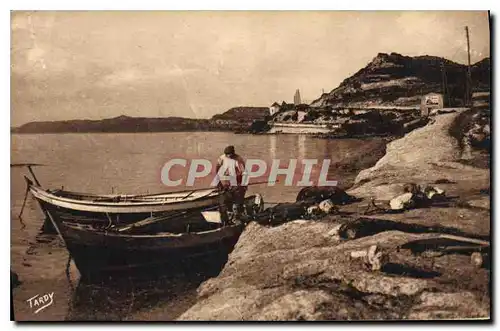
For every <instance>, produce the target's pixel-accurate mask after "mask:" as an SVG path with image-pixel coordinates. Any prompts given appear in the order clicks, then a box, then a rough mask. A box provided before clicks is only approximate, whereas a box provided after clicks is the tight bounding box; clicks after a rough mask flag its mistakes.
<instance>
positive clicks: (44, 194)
mask: <svg viewBox="0 0 500 331" xmlns="http://www.w3.org/2000/svg"><path fill="white" fill-rule="evenodd" d="M30 189H31V190H32V193H33V195H35V197H37V198H40V199H41V200H43V201H45V202H47V203H53V202H52V200H54V201H61V202H65V203H71V204H75V205H84V206H95V207H141V206H162V205H175V204H182V203H186V202H194V201H197V200H202V199H203V198H207V199H208V198H213V197H217V196H218V195H220V193H218V192H216V191H215V189H207V190H202V191H201V192H203V191H206V192H208V194H206V195H202V196H193V198H186V199H178V201H169V200H167V199H165V200H164V201H161V200H160V201H140V202H130V201H123V202H103V201H87V200H79V199H71V198H67V197H60V196H58V195H55V194H54V193H51V192H49V191H48V190H45V189H42V188H40V187H36V186H31V187H30ZM49 199H50V200H51V201H48V200H49Z"/></svg>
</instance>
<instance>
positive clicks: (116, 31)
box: [11, 11, 490, 126]
mask: <svg viewBox="0 0 500 331" xmlns="http://www.w3.org/2000/svg"><path fill="white" fill-rule="evenodd" d="M488 24H489V23H488V16H487V12H348V11H347V12H328V11H325V12H300V11H298V12H297V11H296V12H147V11H143V12H112V11H109V12H106V11H102V12H97V11H95V12H14V13H13V14H12V26H11V27H12V47H11V69H12V78H11V98H12V99H11V115H12V116H11V124H12V125H13V126H17V125H20V124H23V123H25V122H29V121H34V120H37V121H39V120H62V119H75V118H89V119H98V118H109V117H115V116H119V115H121V114H126V115H129V116H184V117H197V118H204V117H210V116H212V115H213V114H216V113H220V112H223V111H225V110H227V109H229V108H230V107H233V106H240V105H245V106H269V105H270V104H271V103H273V102H274V101H279V102H281V100H285V101H289V102H291V101H293V95H294V93H295V90H296V89H297V88H298V89H300V92H301V95H302V98H303V99H305V100H306V101H312V100H313V99H315V98H317V97H319V96H320V94H321V91H322V89H324V90H325V91H330V90H332V89H333V88H335V87H337V86H338V84H339V83H340V82H341V81H342V80H343V79H345V78H346V77H348V76H349V75H352V74H353V73H355V72H356V71H358V70H359V69H360V68H361V67H363V66H365V65H366V64H367V63H368V62H370V61H371V59H372V58H373V57H375V56H376V55H377V53H379V52H385V53H390V52H397V53H401V54H403V55H412V56H415V55H425V54H428V55H436V56H442V57H446V58H448V59H450V60H453V61H456V62H460V63H465V62H466V60H467V53H466V46H465V45H466V42H465V33H464V26H465V25H468V26H469V29H470V34H471V49H472V62H473V63H474V62H477V61H479V60H481V59H483V58H484V57H487V56H489V55H490V48H489V42H490V40H489V27H488Z"/></svg>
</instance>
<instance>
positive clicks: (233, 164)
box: [216, 146, 247, 223]
mask: <svg viewBox="0 0 500 331" xmlns="http://www.w3.org/2000/svg"><path fill="white" fill-rule="evenodd" d="M221 168H223V169H224V173H223V175H224V176H229V177H231V176H235V177H236V178H232V181H231V180H227V179H224V180H220V181H219V183H218V184H217V187H218V188H219V190H220V191H221V192H223V194H221V200H220V212H221V216H222V221H223V222H224V223H227V222H228V216H227V212H228V210H232V209H233V205H236V209H235V210H234V211H235V216H239V215H241V213H242V212H243V204H244V201H245V194H246V191H247V186H245V185H243V175H244V172H245V161H244V160H243V158H242V157H241V156H240V155H238V154H236V151H235V149H234V146H227V147H226V148H224V154H222V155H221V156H219V159H218V160H217V166H216V171H217V173H219V170H220V169H221Z"/></svg>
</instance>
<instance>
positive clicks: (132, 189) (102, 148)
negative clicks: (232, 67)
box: [11, 132, 369, 320]
mask: <svg viewBox="0 0 500 331" xmlns="http://www.w3.org/2000/svg"><path fill="white" fill-rule="evenodd" d="M368 143H369V140H356V139H348V140H324V139H317V138H312V137H307V136H301V135H257V136H256V135H237V134H232V133H225V132H210V133H207V132H182V133H140V134H44V135H12V154H11V163H28V162H29V163H41V164H44V165H45V166H42V167H36V168H35V173H36V175H37V177H38V179H39V181H40V183H41V184H42V186H44V187H48V188H61V187H64V189H66V190H72V191H79V192H91V193H101V194H108V193H112V192H114V193H148V192H149V193H153V192H164V191H168V190H170V189H171V188H168V187H165V186H164V185H163V184H162V182H161V179H160V178H161V177H160V173H161V168H162V166H163V164H164V163H165V162H166V161H167V160H169V159H171V158H176V157H184V158H188V159H191V158H206V159H209V160H215V159H216V158H217V157H218V156H219V155H220V154H221V153H222V151H223V149H224V147H225V146H226V145H228V144H232V145H234V146H235V147H236V150H237V153H239V154H241V155H242V156H243V157H245V158H256V159H263V160H267V161H270V160H272V159H282V160H288V159H290V158H297V159H299V160H301V159H305V158H315V159H331V160H332V162H336V161H340V160H343V159H346V158H352V157H355V156H356V153H361V151H363V150H364V149H363V148H359V147H360V146H363V145H365V144H368ZM357 151H359V152H357ZM11 170H12V171H11V229H12V230H11V256H12V270H14V271H15V272H17V273H18V274H19V277H20V279H21V281H22V282H23V283H22V285H21V286H20V287H18V288H16V289H15V290H14V306H15V314H16V319H17V320H64V319H70V320H86V319H90V320H102V319H115V320H117V319H121V320H123V319H127V320H168V319H173V318H175V317H177V316H178V315H179V314H181V313H182V312H183V311H185V310H186V309H187V308H189V307H190V305H192V304H193V303H194V301H195V297H196V287H197V286H198V285H199V284H200V282H202V281H203V280H204V279H206V278H207V277H208V276H210V275H204V274H197V275H195V276H192V277H191V276H190V277H186V276H179V277H177V278H173V279H172V278H169V279H165V280H163V279H155V280H151V281H147V282H144V283H137V282H135V283H132V282H130V283H127V282H124V281H120V282H119V281H117V282H116V283H114V284H112V286H111V285H110V284H98V285H95V284H94V285H87V284H83V283H79V281H78V271H77V270H76V268H75V267H74V265H73V264H71V265H70V269H69V270H70V275H69V277H67V276H66V273H65V269H66V263H67V260H68V255H67V253H66V250H65V249H64V247H63V246H62V245H61V243H60V242H58V240H57V239H56V240H54V238H52V237H50V236H47V235H45V236H43V235H42V236H41V235H39V230H40V226H41V225H42V214H41V211H40V210H39V209H38V206H37V204H36V202H35V201H34V200H33V198H32V197H31V196H28V200H27V202H26V207H25V209H24V212H23V217H22V219H23V223H24V225H25V226H24V227H23V225H22V223H21V222H20V220H19V219H18V214H19V212H20V210H21V206H22V203H23V198H24V195H25V190H26V185H25V182H24V180H23V175H28V176H29V173H28V172H27V170H26V169H23V168H11ZM177 175H179V174H177ZM174 176H175V174H174ZM329 178H334V179H336V180H339V181H340V182H341V183H342V178H336V177H335V174H331V173H330V174H329ZM206 185H207V183H206V182H204V181H199V182H197V186H206ZM177 189H179V188H176V190H177ZM299 190H300V188H297V187H286V186H284V184H282V183H278V184H276V186H273V187H268V186H264V185H258V186H251V187H250V189H249V193H252V192H259V193H261V194H263V196H264V200H265V201H269V202H275V201H280V202H282V201H294V200H295V197H296V195H297V193H298V191H299ZM51 292H54V303H53V304H52V305H51V306H50V307H48V308H46V309H44V310H42V311H40V312H39V313H37V314H35V313H34V311H35V309H34V307H31V308H30V305H29V303H28V302H27V301H26V300H28V299H29V298H31V297H33V296H35V295H37V294H38V295H42V296H43V295H44V294H46V293H51Z"/></svg>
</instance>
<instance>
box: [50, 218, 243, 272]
mask: <svg viewBox="0 0 500 331" xmlns="http://www.w3.org/2000/svg"><path fill="white" fill-rule="evenodd" d="M191 222H195V223H196V222H197V225H196V226H193V228H195V227H196V228H198V229H197V231H193V232H191V231H190V232H160V233H155V234H123V233H119V232H116V231H98V230H95V229H93V228H92V227H90V226H88V225H82V224H77V223H73V224H71V223H67V222H62V223H60V224H58V228H59V232H60V234H61V236H62V237H63V238H64V242H65V244H66V247H67V249H68V251H69V253H70V254H71V257H72V258H73V260H74V262H75V265H76V267H77V268H78V270H79V272H80V275H81V276H82V277H83V278H84V279H89V280H94V279H102V278H106V277H108V276H109V275H114V274H118V275H124V274H125V275H130V274H135V273H137V272H141V273H144V271H145V270H156V271H158V270H159V268H160V267H165V266H166V265H167V266H168V265H172V264H175V263H181V262H179V261H180V260H181V259H182V258H186V257H187V258H193V257H194V256H197V255H198V256H199V255H209V254H213V253H221V252H226V254H227V251H228V250H230V249H231V248H232V246H233V245H234V244H235V243H236V241H237V239H238V237H239V235H240V234H241V232H242V230H243V227H244V226H243V225H240V224H238V225H228V226H220V225H217V226H216V225H214V224H210V223H207V222H205V226H203V224H202V223H203V222H204V221H202V220H201V219H199V220H195V221H193V220H191ZM187 224H188V222H186V223H185V225H187ZM191 224H193V223H191ZM201 228H204V229H201Z"/></svg>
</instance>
